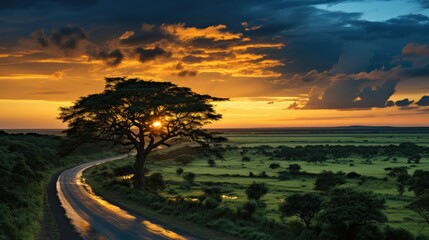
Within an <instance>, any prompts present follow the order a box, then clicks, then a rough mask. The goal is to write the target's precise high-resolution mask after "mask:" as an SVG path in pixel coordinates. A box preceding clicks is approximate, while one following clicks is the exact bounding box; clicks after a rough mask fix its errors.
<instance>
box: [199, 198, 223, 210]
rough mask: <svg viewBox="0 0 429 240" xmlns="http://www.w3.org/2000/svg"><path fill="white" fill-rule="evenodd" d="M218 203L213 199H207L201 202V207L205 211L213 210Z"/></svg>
mask: <svg viewBox="0 0 429 240" xmlns="http://www.w3.org/2000/svg"><path fill="white" fill-rule="evenodd" d="M219 204H220V201H219V200H218V199H216V198H214V197H207V198H206V199H204V201H203V206H205V207H206V208H207V209H215V208H217V207H218V206H219Z"/></svg>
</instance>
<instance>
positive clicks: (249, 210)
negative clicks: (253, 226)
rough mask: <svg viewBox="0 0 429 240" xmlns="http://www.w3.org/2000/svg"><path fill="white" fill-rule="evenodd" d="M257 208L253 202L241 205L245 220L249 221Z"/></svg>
mask: <svg viewBox="0 0 429 240" xmlns="http://www.w3.org/2000/svg"><path fill="white" fill-rule="evenodd" d="M257 208H258V204H257V203H256V201H255V200H250V201H247V202H245V203H244V205H243V210H244V211H245V214H244V217H245V218H246V219H251V218H252V216H253V213H255V211H256V209H257Z"/></svg>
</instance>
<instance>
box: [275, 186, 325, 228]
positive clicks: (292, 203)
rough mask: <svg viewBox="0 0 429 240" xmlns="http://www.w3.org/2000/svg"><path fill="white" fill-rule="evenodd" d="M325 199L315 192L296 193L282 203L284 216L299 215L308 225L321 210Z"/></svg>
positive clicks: (281, 208) (281, 209)
mask: <svg viewBox="0 0 429 240" xmlns="http://www.w3.org/2000/svg"><path fill="white" fill-rule="evenodd" d="M322 202H323V199H322V197H320V196H319V195H317V194H314V193H305V194H299V193H295V194H292V195H290V196H288V197H286V198H285V201H284V202H283V203H282V204H281V205H280V208H279V209H280V212H281V213H282V216H286V217H288V216H297V217H298V218H299V219H301V221H302V222H304V223H305V225H306V226H307V227H308V226H310V223H311V220H312V219H313V218H314V217H315V216H316V213H317V212H319V211H320V209H321V205H322Z"/></svg>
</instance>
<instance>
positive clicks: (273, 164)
mask: <svg viewBox="0 0 429 240" xmlns="http://www.w3.org/2000/svg"><path fill="white" fill-rule="evenodd" d="M279 167H280V164H278V163H271V164H270V168H271V169H277V168H279Z"/></svg>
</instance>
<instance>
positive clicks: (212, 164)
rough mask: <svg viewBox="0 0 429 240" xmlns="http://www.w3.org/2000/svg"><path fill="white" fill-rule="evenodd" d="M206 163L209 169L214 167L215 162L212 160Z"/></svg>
mask: <svg viewBox="0 0 429 240" xmlns="http://www.w3.org/2000/svg"><path fill="white" fill-rule="evenodd" d="M207 163H208V164H209V166H210V167H214V165H216V162H215V161H214V160H213V159H209V160H207Z"/></svg>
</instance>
